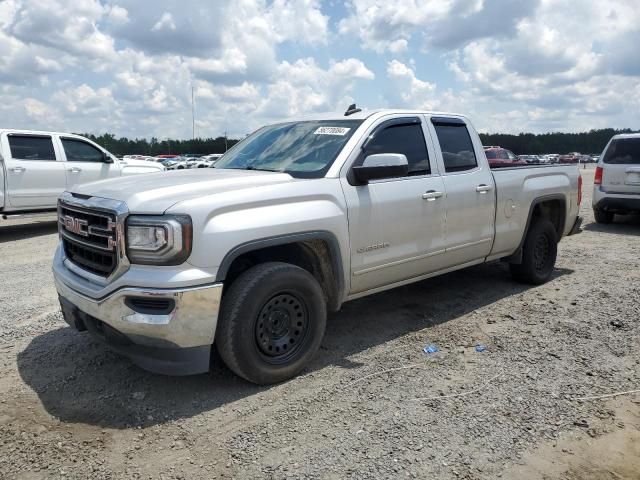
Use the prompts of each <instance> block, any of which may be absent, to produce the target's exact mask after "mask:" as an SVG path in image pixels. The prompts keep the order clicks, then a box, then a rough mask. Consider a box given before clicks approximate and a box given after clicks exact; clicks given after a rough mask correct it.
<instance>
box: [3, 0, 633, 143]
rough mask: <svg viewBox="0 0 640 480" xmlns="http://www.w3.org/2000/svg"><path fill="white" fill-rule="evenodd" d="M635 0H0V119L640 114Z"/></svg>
mask: <svg viewBox="0 0 640 480" xmlns="http://www.w3.org/2000/svg"><path fill="white" fill-rule="evenodd" d="M639 47H640V0H397V1H391V0H347V1H345V2H338V1H333V0H328V1H320V0H273V1H266V0H264V1H262V0H234V1H223V0H218V1H204V0H203V1H199V0H110V1H100V0H0V128H27V129H41V130H60V131H73V132H87V133H94V134H100V133H104V132H109V133H113V134H116V135H117V136H126V137H130V138H132V137H146V138H151V137H156V138H158V139H164V138H190V137H191V136H192V134H193V130H192V116H191V113H192V108H191V107H192V92H193V98H194V111H195V135H196V136H198V137H217V136H220V135H223V134H224V133H225V132H226V133H227V134H228V135H229V136H230V137H234V136H235V137H238V136H242V135H245V134H247V133H250V132H251V131H253V130H255V129H256V128H257V127H259V126H260V125H263V124H265V123H269V122H274V121H278V120H281V119H283V118H288V117H292V116H298V115H310V114H313V113H316V112H327V111H344V110H345V109H346V107H347V106H348V105H349V104H350V103H354V102H355V103H357V104H358V106H360V107H363V108H369V109H375V108H411V109H423V110H436V111H447V112H457V113H463V114H466V115H468V116H469V117H470V118H471V120H472V122H473V124H474V125H475V127H476V128H477V129H478V130H480V131H482V132H490V133H496V132H500V133H519V132H535V133H541V132H549V131H587V130H590V129H594V128H605V127H615V128H633V129H639V128H640V51H639Z"/></svg>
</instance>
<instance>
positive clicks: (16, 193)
mask: <svg viewBox="0 0 640 480" xmlns="http://www.w3.org/2000/svg"><path fill="white" fill-rule="evenodd" d="M0 141H2V144H3V145H2V147H3V148H2V150H3V151H4V152H5V153H6V155H7V156H6V157H5V159H4V162H5V166H6V185H7V191H6V195H7V197H8V202H7V199H5V203H8V205H9V206H11V208H13V209H20V208H29V209H37V208H54V207H55V206H56V203H57V199H58V195H60V194H61V193H62V192H63V191H64V190H65V186H66V177H65V172H64V163H63V162H61V161H59V155H56V150H55V148H54V142H53V138H52V136H51V135H35V134H23V133H15V134H14V133H8V134H5V135H3V136H2V139H1V140H0ZM5 206H6V205H5Z"/></svg>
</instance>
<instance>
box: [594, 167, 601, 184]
mask: <svg viewBox="0 0 640 480" xmlns="http://www.w3.org/2000/svg"><path fill="white" fill-rule="evenodd" d="M593 184H594V185H602V167H596V174H595V176H594V177H593Z"/></svg>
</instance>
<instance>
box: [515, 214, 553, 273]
mask: <svg viewBox="0 0 640 480" xmlns="http://www.w3.org/2000/svg"><path fill="white" fill-rule="evenodd" d="M557 254H558V236H557V234H556V229H555V228H554V227H553V224H552V223H551V222H550V221H549V220H545V219H540V220H536V221H535V223H534V224H533V225H531V228H529V231H528V232H527V238H525V240H524V246H523V248H522V263H520V264H513V263H512V264H510V265H509V267H510V269H511V275H512V276H513V278H515V279H516V280H518V281H520V282H523V283H529V284H533V285H540V284H542V283H545V282H546V281H547V280H549V278H550V277H551V274H552V273H553V269H554V267H555V264H556V256H557Z"/></svg>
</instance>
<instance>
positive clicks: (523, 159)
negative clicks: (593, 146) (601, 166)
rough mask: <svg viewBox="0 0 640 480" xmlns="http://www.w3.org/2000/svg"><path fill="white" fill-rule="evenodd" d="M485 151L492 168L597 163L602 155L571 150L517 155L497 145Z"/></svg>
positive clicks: (487, 147)
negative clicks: (559, 152) (561, 152)
mask: <svg viewBox="0 0 640 480" xmlns="http://www.w3.org/2000/svg"><path fill="white" fill-rule="evenodd" d="M484 153H485V155H486V156H487V160H488V161H489V165H490V166H491V168H500V167H511V166H516V165H540V164H553V163H597V162H598V158H599V157H600V155H598V154H596V153H591V154H587V155H585V154H581V153H578V152H571V153H568V154H564V155H559V154H557V153H549V154H546V155H516V154H515V153H513V152H512V151H511V150H507V149H506V148H502V147H499V146H495V145H493V146H485V147H484Z"/></svg>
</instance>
